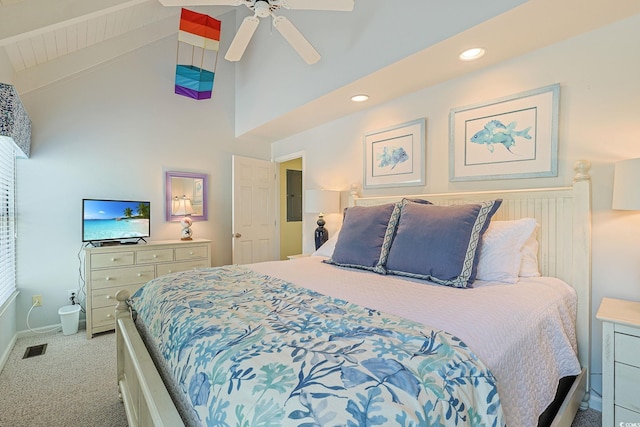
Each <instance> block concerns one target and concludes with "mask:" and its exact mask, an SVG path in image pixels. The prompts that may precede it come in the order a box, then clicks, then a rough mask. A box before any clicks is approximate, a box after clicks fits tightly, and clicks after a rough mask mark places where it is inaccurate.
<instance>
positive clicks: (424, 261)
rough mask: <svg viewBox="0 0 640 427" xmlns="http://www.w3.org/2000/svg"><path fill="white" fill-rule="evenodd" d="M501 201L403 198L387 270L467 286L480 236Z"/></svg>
mask: <svg viewBox="0 0 640 427" xmlns="http://www.w3.org/2000/svg"><path fill="white" fill-rule="evenodd" d="M501 203H502V200H501V199H498V200H494V201H488V202H482V203H478V204H475V203H474V204H466V205H453V206H435V205H424V204H417V203H410V202H409V203H406V202H405V203H404V204H403V205H402V206H401V209H400V219H399V220H398V226H397V230H396V232H395V235H394V236H393V240H392V243H391V247H390V249H389V254H388V257H387V260H386V261H387V262H386V270H387V273H388V274H396V275H401V276H408V277H414V278H418V279H426V280H430V281H432V282H435V283H438V284H441V285H447V286H453V287H457V288H465V287H470V285H471V284H472V283H473V281H474V280H475V277H476V269H477V265H478V254H479V253H480V245H481V243H482V235H483V234H484V232H485V231H486V229H487V227H488V226H489V223H490V222H491V217H492V216H493V214H495V212H496V211H497V210H498V208H499V207H500V204H501Z"/></svg>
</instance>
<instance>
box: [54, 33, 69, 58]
mask: <svg viewBox="0 0 640 427" xmlns="http://www.w3.org/2000/svg"><path fill="white" fill-rule="evenodd" d="M55 34H56V55H57V56H61V55H66V54H67V29H66V28H60V29H57V30H56V31H55Z"/></svg>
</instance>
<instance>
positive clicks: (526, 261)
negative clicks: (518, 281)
mask: <svg viewBox="0 0 640 427" xmlns="http://www.w3.org/2000/svg"><path fill="white" fill-rule="evenodd" d="M538 228H539V227H538V225H537V224H536V227H535V229H534V230H533V233H531V236H529V239H527V241H526V242H525V244H524V246H522V251H521V252H522V260H521V261H520V273H518V275H519V276H520V277H539V276H540V267H539V266H538V245H539V244H538V237H537V234H538Z"/></svg>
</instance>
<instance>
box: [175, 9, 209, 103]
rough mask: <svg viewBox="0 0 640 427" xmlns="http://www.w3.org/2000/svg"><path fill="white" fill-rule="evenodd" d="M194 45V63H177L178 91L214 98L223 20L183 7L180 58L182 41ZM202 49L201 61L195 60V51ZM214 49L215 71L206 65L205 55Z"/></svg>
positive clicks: (179, 38) (192, 52)
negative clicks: (205, 67) (196, 61)
mask: <svg viewBox="0 0 640 427" xmlns="http://www.w3.org/2000/svg"><path fill="white" fill-rule="evenodd" d="M181 43H184V44H186V45H189V46H191V63H190V64H180V63H178V64H177V65H176V84H175V93H177V94H178V95H183V96H187V97H189V98H193V99H208V98H211V93H212V91H213V79H214V76H215V64H216V63H217V60H218V49H219V47H220V21H218V20H217V19H214V18H212V17H210V16H208V15H204V14H202V13H197V12H193V11H190V10H187V9H182V13H181V15H180V30H179V31H178V52H177V55H178V59H177V61H176V62H180V44H181ZM197 52H200V53H201V55H200V63H199V64H197V65H196V64H195V63H194V57H195V56H196V53H197ZM211 52H215V61H214V62H213V65H214V66H213V68H214V71H208V70H205V69H204V68H203V64H204V61H205V57H207V56H211V55H210V53H211Z"/></svg>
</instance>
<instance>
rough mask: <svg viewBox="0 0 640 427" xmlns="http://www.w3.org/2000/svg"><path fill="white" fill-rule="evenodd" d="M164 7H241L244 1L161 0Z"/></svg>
mask: <svg viewBox="0 0 640 427" xmlns="http://www.w3.org/2000/svg"><path fill="white" fill-rule="evenodd" d="M159 1H160V3H161V4H162V5H163V6H240V5H241V4H243V3H244V1H243V0H159Z"/></svg>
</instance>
